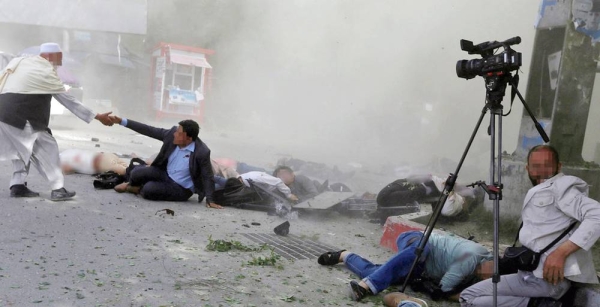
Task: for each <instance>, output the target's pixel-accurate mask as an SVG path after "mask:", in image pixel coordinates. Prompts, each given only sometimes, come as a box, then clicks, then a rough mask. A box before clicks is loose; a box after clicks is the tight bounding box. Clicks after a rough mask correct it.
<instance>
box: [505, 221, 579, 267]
mask: <svg viewBox="0 0 600 307" xmlns="http://www.w3.org/2000/svg"><path fill="white" fill-rule="evenodd" d="M576 224H577V222H573V223H572V224H571V225H570V226H569V228H567V229H566V230H565V231H563V233H562V234H561V235H560V236H558V238H556V239H554V241H552V242H550V244H548V246H546V247H544V249H542V250H541V251H539V252H537V253H536V252H534V251H532V250H530V249H529V248H527V247H525V246H518V247H516V246H515V245H516V244H517V241H518V240H519V231H521V228H522V227H523V223H521V226H520V227H519V230H517V237H516V238H515V242H514V243H513V246H510V247H507V248H506V249H505V250H504V256H503V257H502V259H500V263H499V264H498V266H499V269H500V274H501V275H503V274H511V273H516V272H517V270H521V271H527V272H531V271H533V270H535V269H536V268H537V267H538V265H539V264H540V258H541V256H542V254H543V253H545V252H547V251H548V250H549V249H550V248H551V247H552V246H554V244H556V243H557V242H558V241H560V239H562V238H563V237H564V236H566V235H567V234H568V233H569V231H571V230H572V229H573V228H574V227H575V225H576Z"/></svg>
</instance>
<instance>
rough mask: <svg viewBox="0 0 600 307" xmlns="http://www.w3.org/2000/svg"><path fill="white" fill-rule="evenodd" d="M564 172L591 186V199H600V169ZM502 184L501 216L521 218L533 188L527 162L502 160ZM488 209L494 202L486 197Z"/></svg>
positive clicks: (571, 167)
mask: <svg viewBox="0 0 600 307" xmlns="http://www.w3.org/2000/svg"><path fill="white" fill-rule="evenodd" d="M562 172H563V173H565V174H567V175H573V176H577V177H579V178H581V179H583V180H585V181H586V182H587V183H588V184H589V185H590V197H591V198H593V199H595V200H599V199H600V169H598V168H594V169H591V168H586V167H573V166H563V168H562ZM502 183H503V184H504V189H503V191H502V192H503V198H502V200H501V201H500V214H501V215H503V216H505V215H510V216H520V215H521V208H522V207H523V200H524V199H525V195H526V194H527V191H528V190H529V189H530V188H531V182H530V181H529V177H528V176H527V171H526V170H525V162H523V161H518V160H512V159H510V157H504V158H503V160H502ZM485 206H486V208H488V209H490V210H491V208H492V202H491V201H490V200H489V199H488V197H487V196H486V197H485Z"/></svg>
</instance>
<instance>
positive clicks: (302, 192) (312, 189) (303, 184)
mask: <svg viewBox="0 0 600 307" xmlns="http://www.w3.org/2000/svg"><path fill="white" fill-rule="evenodd" d="M288 187H289V188H290V190H291V191H292V194H294V195H296V196H297V197H298V198H299V199H300V200H301V201H304V200H307V199H309V198H313V197H315V196H317V194H319V191H317V187H316V186H315V183H314V182H313V181H312V180H310V179H309V178H308V177H306V176H304V175H295V180H294V182H292V184H290V185H289V186H288Z"/></svg>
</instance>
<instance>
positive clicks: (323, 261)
mask: <svg viewBox="0 0 600 307" xmlns="http://www.w3.org/2000/svg"><path fill="white" fill-rule="evenodd" d="M345 251H346V250H345V249H343V250H341V251H339V252H326V253H324V254H322V255H321V256H319V259H317V262H318V263H319V264H320V265H336V264H338V263H340V255H341V254H342V252H345Z"/></svg>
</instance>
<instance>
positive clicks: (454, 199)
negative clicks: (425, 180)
mask: <svg viewBox="0 0 600 307" xmlns="http://www.w3.org/2000/svg"><path fill="white" fill-rule="evenodd" d="M431 180H433V183H435V186H436V188H437V189H438V190H440V191H443V190H444V185H446V179H443V178H440V177H437V176H434V175H432V176H431ZM455 189H456V187H455ZM464 204H465V198H464V197H463V196H462V195H460V194H458V193H455V192H454V191H452V192H451V193H450V194H449V195H448V198H447V199H446V202H445V203H444V206H443V207H442V211H441V212H440V214H441V215H443V216H456V215H458V214H459V213H461V212H462V210H463V207H464Z"/></svg>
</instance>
